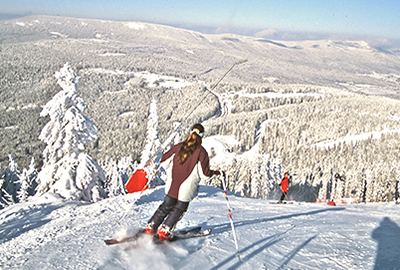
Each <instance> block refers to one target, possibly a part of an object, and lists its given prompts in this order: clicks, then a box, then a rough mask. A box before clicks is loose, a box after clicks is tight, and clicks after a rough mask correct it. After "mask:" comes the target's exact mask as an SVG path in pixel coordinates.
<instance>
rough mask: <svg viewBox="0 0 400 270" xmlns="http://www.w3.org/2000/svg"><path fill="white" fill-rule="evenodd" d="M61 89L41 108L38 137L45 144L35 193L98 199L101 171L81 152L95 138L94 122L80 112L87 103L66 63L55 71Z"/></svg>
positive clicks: (89, 199) (103, 179)
mask: <svg viewBox="0 0 400 270" xmlns="http://www.w3.org/2000/svg"><path fill="white" fill-rule="evenodd" d="M55 77H56V78H57V83H58V84H59V85H60V86H61V88H62V90H61V91H60V92H58V93H57V94H56V95H55V96H54V97H53V98H52V99H51V100H50V101H49V102H47V104H46V105H45V106H44V107H43V110H42V112H41V113H40V116H41V117H45V116H49V117H50V121H49V122H48V123H47V124H46V125H45V126H44V128H43V129H42V132H41V133H40V135H39V139H40V140H42V141H43V142H45V143H46V147H45V149H44V151H43V157H44V161H43V167H42V170H41V171H40V172H39V175H38V182H39V185H38V188H37V195H38V196H40V195H43V194H44V193H46V192H54V193H57V194H59V195H60V196H61V197H63V198H67V199H72V200H85V201H98V200H99V199H101V198H102V197H105V192H104V190H103V187H102V186H103V182H104V181H105V176H104V172H103V170H102V169H101V167H100V166H99V165H98V164H97V162H96V161H94V160H93V159H92V158H91V157H90V156H89V155H87V154H85V153H84V152H83V151H84V149H85V144H87V143H88V142H90V141H94V140H95V139H96V138H97V128H96V126H95V124H94V123H93V122H92V121H91V120H90V119H89V118H87V117H86V116H84V115H83V114H82V113H83V112H84V111H85V109H86V103H85V102H84V100H83V99H82V98H81V97H80V96H78V95H77V93H76V92H77V83H78V81H79V78H78V77H76V76H75V73H74V71H73V70H72V68H71V67H70V66H69V64H68V63H67V64H65V65H64V67H63V68H61V69H60V72H56V74H55Z"/></svg>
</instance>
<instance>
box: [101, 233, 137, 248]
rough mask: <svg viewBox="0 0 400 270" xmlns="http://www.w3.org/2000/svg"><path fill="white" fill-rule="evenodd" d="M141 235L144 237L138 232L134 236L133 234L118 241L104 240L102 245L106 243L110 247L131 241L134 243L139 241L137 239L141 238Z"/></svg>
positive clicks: (113, 239) (112, 239)
mask: <svg viewBox="0 0 400 270" xmlns="http://www.w3.org/2000/svg"><path fill="white" fill-rule="evenodd" d="M142 235H144V233H143V232H142V231H140V232H138V233H136V234H134V235H132V236H129V237H125V238H122V239H120V240H118V239H115V238H111V239H106V240H104V243H106V245H107V246H110V245H116V244H122V243H127V242H132V241H136V240H137V239H139V237H140V236H142Z"/></svg>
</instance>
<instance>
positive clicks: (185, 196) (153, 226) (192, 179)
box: [144, 124, 220, 240]
mask: <svg viewBox="0 0 400 270" xmlns="http://www.w3.org/2000/svg"><path fill="white" fill-rule="evenodd" d="M203 135H204V127H203V126H202V125H200V124H196V125H194V126H193V127H192V131H191V133H190V135H189V136H188V137H187V139H186V140H185V141H183V142H181V143H178V144H176V145H174V146H172V148H171V149H170V150H168V151H167V152H166V153H164V154H163V155H162V157H161V165H163V166H164V167H165V168H166V170H167V181H166V183H165V193H166V196H165V198H164V202H163V203H162V204H161V205H160V206H159V207H158V209H157V210H156V212H155V213H154V215H153V216H152V217H151V218H150V220H149V221H148V223H147V225H146V229H145V231H144V232H145V233H149V234H156V232H157V230H158V227H159V226H160V225H161V224H162V226H161V227H160V229H159V230H158V238H159V239H160V240H166V239H168V238H169V237H171V234H172V231H173V230H174V228H175V225H176V223H177V222H178V221H179V220H180V219H181V218H182V217H183V215H184V214H185V212H186V211H187V209H188V207H189V203H190V201H191V200H192V199H193V198H194V197H196V196H197V193H198V189H199V182H200V180H201V179H207V178H209V177H211V176H212V175H219V174H220V172H219V171H213V170H210V164H209V157H208V154H207V151H206V150H205V149H204V147H203V146H202V145H201V143H202V137H203ZM169 164H171V165H169Z"/></svg>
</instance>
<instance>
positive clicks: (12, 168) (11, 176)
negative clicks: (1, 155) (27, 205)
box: [1, 155, 21, 205]
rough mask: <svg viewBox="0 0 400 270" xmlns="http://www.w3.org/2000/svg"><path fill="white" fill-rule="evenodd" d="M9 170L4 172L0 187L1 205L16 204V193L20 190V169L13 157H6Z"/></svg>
mask: <svg viewBox="0 0 400 270" xmlns="http://www.w3.org/2000/svg"><path fill="white" fill-rule="evenodd" d="M8 159H9V165H8V166H9V168H8V169H6V170H5V172H4V175H3V177H2V178H3V180H2V185H1V193H2V196H1V197H2V202H3V205H11V204H14V203H16V202H18V197H17V191H18V190H19V188H20V184H19V180H20V177H21V174H20V169H19V166H18V164H17V162H15V160H14V156H13V155H9V156H8Z"/></svg>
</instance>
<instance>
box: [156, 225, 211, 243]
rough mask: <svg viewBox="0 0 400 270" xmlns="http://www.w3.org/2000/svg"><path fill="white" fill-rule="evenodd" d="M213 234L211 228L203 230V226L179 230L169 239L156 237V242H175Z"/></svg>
mask: <svg viewBox="0 0 400 270" xmlns="http://www.w3.org/2000/svg"><path fill="white" fill-rule="evenodd" d="M210 234H211V229H206V230H201V227H197V228H194V229H192V230H187V231H183V232H182V231H177V232H176V233H174V234H173V235H172V237H171V238H170V239H168V240H164V241H159V240H158V238H157V237H155V240H154V241H155V243H157V244H159V243H163V242H175V241H178V240H184V239H190V238H197V237H205V236H208V235H210Z"/></svg>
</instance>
